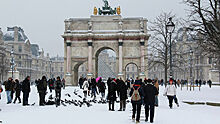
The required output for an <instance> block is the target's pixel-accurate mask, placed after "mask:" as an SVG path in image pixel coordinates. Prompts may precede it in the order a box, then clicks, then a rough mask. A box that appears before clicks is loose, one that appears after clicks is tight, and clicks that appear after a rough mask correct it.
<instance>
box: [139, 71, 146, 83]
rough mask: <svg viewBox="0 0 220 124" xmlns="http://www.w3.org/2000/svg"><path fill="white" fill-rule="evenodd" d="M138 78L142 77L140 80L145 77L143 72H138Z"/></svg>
mask: <svg viewBox="0 0 220 124" xmlns="http://www.w3.org/2000/svg"><path fill="white" fill-rule="evenodd" d="M139 78H140V79H142V81H143V80H144V79H145V78H146V75H145V74H144V72H141V73H140V74H139Z"/></svg>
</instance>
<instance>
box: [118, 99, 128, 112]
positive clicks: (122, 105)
mask: <svg viewBox="0 0 220 124" xmlns="http://www.w3.org/2000/svg"><path fill="white" fill-rule="evenodd" d="M125 109H126V100H121V101H120V109H119V110H123V111H125Z"/></svg>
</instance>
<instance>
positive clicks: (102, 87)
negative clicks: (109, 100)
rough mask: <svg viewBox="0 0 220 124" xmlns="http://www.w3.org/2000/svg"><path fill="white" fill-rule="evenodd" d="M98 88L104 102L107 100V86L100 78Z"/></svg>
mask: <svg viewBox="0 0 220 124" xmlns="http://www.w3.org/2000/svg"><path fill="white" fill-rule="evenodd" d="M98 88H99V93H101V95H102V97H101V100H102V101H103V100H104V98H105V89H106V86H105V83H104V82H103V81H102V78H100V79H99V81H98Z"/></svg>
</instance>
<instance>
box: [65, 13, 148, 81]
mask: <svg viewBox="0 0 220 124" xmlns="http://www.w3.org/2000/svg"><path fill="white" fill-rule="evenodd" d="M62 37H63V38H64V73H65V77H66V80H67V84H68V85H77V83H78V81H77V79H78V68H79V66H80V65H82V64H84V63H86V70H88V71H87V76H88V77H97V76H98V73H97V72H98V55H99V54H100V52H101V51H103V50H105V49H111V50H113V51H114V52H115V53H116V69H117V70H116V73H117V77H121V78H123V79H125V78H126V77H125V72H126V66H127V65H128V64H130V63H134V64H136V65H137V66H138V76H140V77H142V78H145V77H148V69H147V63H148V58H147V44H148V39H149V35H148V34H147V20H146V19H144V18H122V17H121V16H120V15H111V16H106V15H103V16H91V17H90V18H70V19H67V20H65V32H64V34H63V35H62Z"/></svg>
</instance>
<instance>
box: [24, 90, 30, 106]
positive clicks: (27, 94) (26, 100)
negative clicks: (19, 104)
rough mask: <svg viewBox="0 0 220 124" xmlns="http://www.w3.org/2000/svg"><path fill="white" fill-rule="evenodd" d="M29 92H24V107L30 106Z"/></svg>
mask: <svg viewBox="0 0 220 124" xmlns="http://www.w3.org/2000/svg"><path fill="white" fill-rule="evenodd" d="M28 98H29V92H23V105H28Z"/></svg>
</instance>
